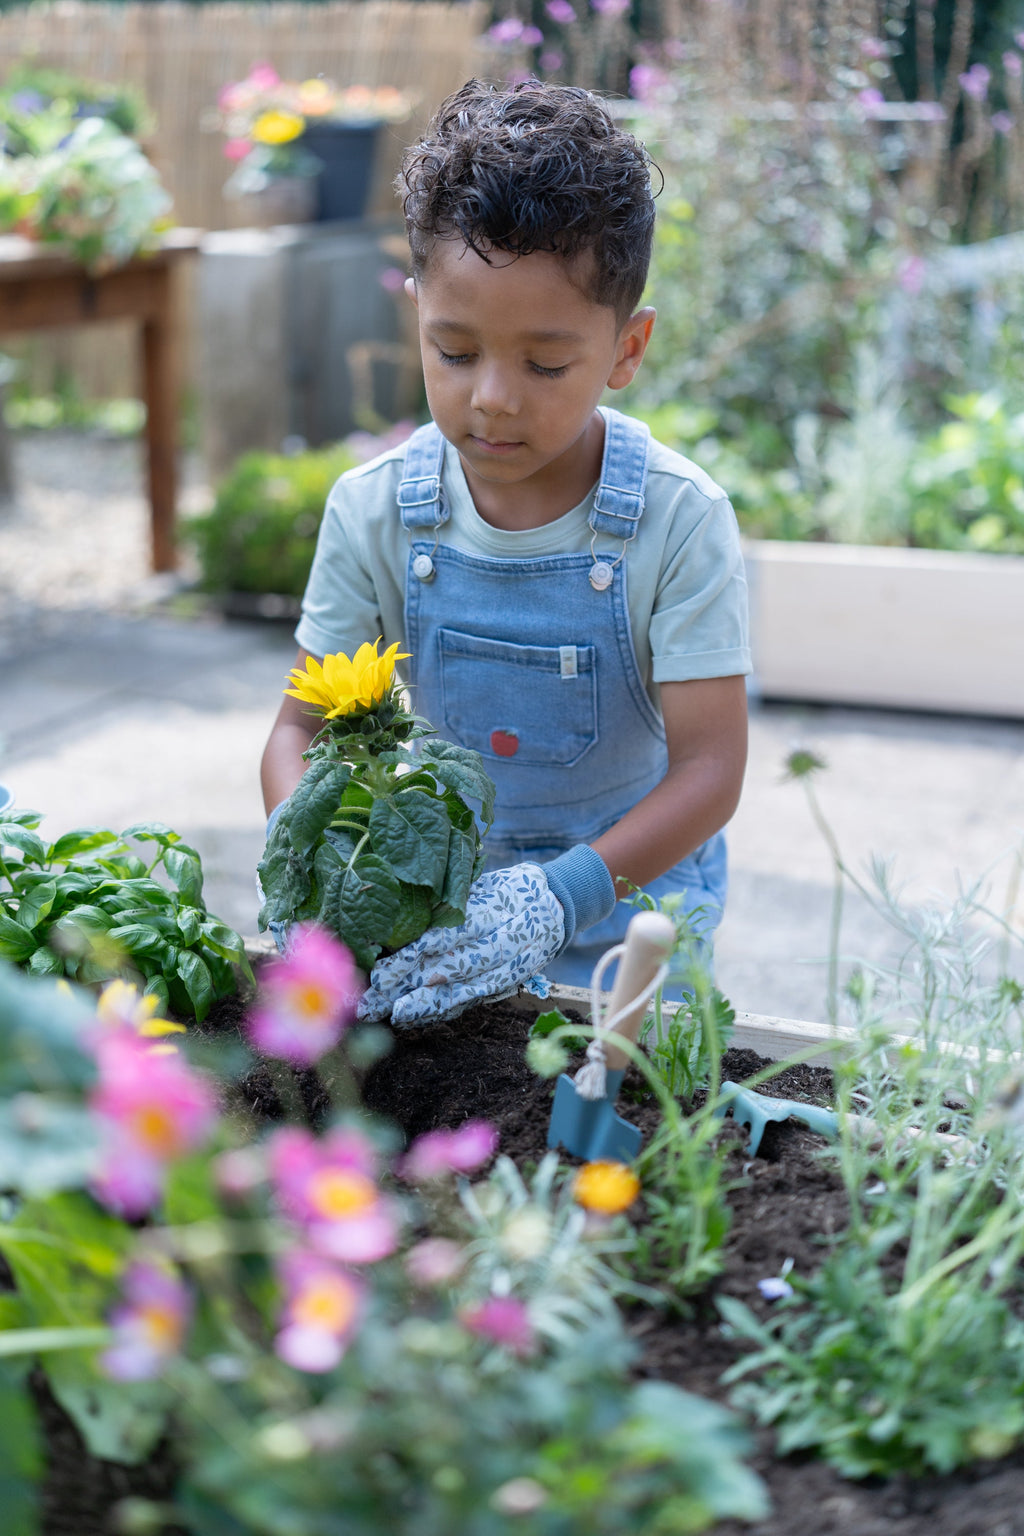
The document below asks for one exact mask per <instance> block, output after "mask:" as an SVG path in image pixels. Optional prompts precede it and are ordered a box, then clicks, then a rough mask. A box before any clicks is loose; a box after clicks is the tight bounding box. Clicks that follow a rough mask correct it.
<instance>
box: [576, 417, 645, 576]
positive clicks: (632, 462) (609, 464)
mask: <svg viewBox="0 0 1024 1536" xmlns="http://www.w3.org/2000/svg"><path fill="white" fill-rule="evenodd" d="M601 414H602V415H603V416H604V421H605V427H604V455H603V457H602V460H601V480H600V483H599V485H598V487H597V491H596V493H595V495H594V505H593V508H592V510H591V513H590V528H591V539H590V553H591V555H592V556H593V560H594V564H593V565H592V567H591V569H590V585H591V586H592V587H593V588H594V590H595V591H596V592H604V591H605V590H606V589H607V588H608V587H610V586H611V584H612V581H613V579H614V575H615V567H616V566H617V565H618V564H620V562H621V560H622V558H623V556H624V555H625V553H626V545H627V544H628V543H629V541H630V539H634V538H636V530H637V524H638V523H639V521H640V517H641V515H642V513H643V510H644V496H645V492H646V487H647V461H648V458H649V456H650V447H651V432H650V428H649V427H648V426H647V424H646V422H642V421H637V420H635V419H634V418H633V417H631V416H623V415H622V413H621V412H620V411H613V410H609V409H605V410H602V413H601ZM599 533H600V534H609V535H611V536H612V537H613V538H618V539H621V540H622V548H621V549H620V550H619V553H618V554H617V555H616V556H615V558H614V559H609V558H608V557H606V556H604V555H600V554H598V551H597V536H598V534H599Z"/></svg>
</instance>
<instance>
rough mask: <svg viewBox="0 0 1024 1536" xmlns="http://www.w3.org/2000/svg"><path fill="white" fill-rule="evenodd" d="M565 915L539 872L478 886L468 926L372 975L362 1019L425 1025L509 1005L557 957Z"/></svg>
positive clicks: (439, 935) (500, 876)
mask: <svg viewBox="0 0 1024 1536" xmlns="http://www.w3.org/2000/svg"><path fill="white" fill-rule="evenodd" d="M565 932H566V923H565V912H564V910H563V907H562V904H561V902H560V901H559V900H558V899H557V897H556V896H555V895H554V893H553V891H552V890H551V889H550V887H549V885H548V881H547V877H546V875H545V873H544V871H543V869H542V868H541V866H540V865H539V864H515V865H513V866H512V868H511V869H495V870H491V871H490V872H489V873H488V874H485V875H481V876H480V878H479V879H478V880H477V881H475V882H474V885H473V887H472V890H471V891H470V893H469V900H468V901H467V903H466V921H465V922H464V923H462V924H461V926H460V927H458V928H428V929H427V931H426V933H424V934H421V935H420V937H419V938H418V939H414V940H413V942H412V943H411V944H407V945H406V946H405V948H404V949H400V950H398V951H397V953H396V954H393V955H389V956H388V957H387V959H385V960H380V961H378V962H377V964H376V965H375V966H374V968H373V972H372V974H371V976H370V985H369V987H368V988H367V990H366V991H365V992H364V993H363V996H362V998H361V999H360V1002H359V1018H360V1019H363V1020H373V1019H385V1018H388V1017H389V1016H390V1018H391V1021H392V1023H394V1024H398V1025H402V1024H422V1023H425V1022H427V1021H428V1020H435V1021H437V1020H441V1019H451V1018H455V1017H456V1015H458V1014H460V1013H462V1011H463V1010H464V1009H465V1008H467V1007H469V1005H470V1004H471V1003H473V1002H477V1001H478V1000H480V999H481V998H500V997H509V996H511V994H512V993H513V992H515V991H516V990H517V989H518V988H519V987H520V986H521V984H522V983H523V982H524V981H529V980H530V979H531V978H532V977H533V976H534V975H535V973H536V972H538V971H540V970H542V969H543V967H544V966H545V965H546V964H547V962H548V961H549V960H550V959H551V958H552V957H553V956H554V955H557V954H558V952H559V950H560V949H561V947H562V944H563V941H564V939H565Z"/></svg>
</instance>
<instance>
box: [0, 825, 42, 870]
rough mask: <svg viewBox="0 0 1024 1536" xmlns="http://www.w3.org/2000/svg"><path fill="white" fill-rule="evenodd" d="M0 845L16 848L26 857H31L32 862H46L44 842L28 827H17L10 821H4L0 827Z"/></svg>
mask: <svg viewBox="0 0 1024 1536" xmlns="http://www.w3.org/2000/svg"><path fill="white" fill-rule="evenodd" d="M0 846H2V847H4V848H17V850H18V852H19V853H23V854H24V855H25V857H26V859H31V860H32V862H33V863H34V864H45V863H46V844H45V843H44V842H43V840H42V838H41V837H37V836H36V834H35V833H34V832H30V831H29V829H28V827H18V826H15V825H13V823H11V822H5V823H4V825H3V826H2V827H0Z"/></svg>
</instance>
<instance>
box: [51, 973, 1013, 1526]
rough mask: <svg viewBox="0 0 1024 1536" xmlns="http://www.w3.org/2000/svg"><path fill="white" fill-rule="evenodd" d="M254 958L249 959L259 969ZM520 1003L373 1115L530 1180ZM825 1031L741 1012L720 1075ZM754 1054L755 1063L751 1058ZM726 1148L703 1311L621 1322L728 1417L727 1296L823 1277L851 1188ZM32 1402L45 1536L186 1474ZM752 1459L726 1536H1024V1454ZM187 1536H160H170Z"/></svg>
mask: <svg viewBox="0 0 1024 1536" xmlns="http://www.w3.org/2000/svg"><path fill="white" fill-rule="evenodd" d="M260 947H261V946H250V949H251V952H252V958H253V959H254V960H256V961H257V964H258V962H259V955H258V953H256V951H257V949H258V948H260ZM554 1001H556V1002H557V1004H558V1005H559V1006H560V1007H561V1008H562V1009H563V1011H564V1012H566V1014H567V1015H568V1016H569V1017H570V1018H572V1017H575V1018H582V1017H583V1016H584V1013H585V1000H584V994H582V993H580V992H578V991H575V990H573V989H562V990H561V991H560V992H559V993H557V995H556V997H555V999H554ZM526 1003H527V1000H524V1001H523V1002H522V1003H520V1002H518V1001H517V1002H507V1003H498V1004H490V1005H481V1006H480V1007H478V1008H476V1009H473V1010H470V1011H468V1012H467V1013H465V1014H464V1015H463V1016H462V1017H461V1018H459V1019H458V1020H456V1021H454V1022H450V1023H446V1024H441V1025H437V1026H434V1027H431V1028H429V1029H420V1030H409V1031H403V1032H400V1033H399V1032H393V1043H392V1048H391V1050H390V1051H389V1053H388V1054H387V1055H386V1056H384V1057H383V1058H382V1059H381V1060H380V1061H378V1063H377V1064H376V1065H375V1066H374V1067H373V1068H371V1069H370V1071H369V1072H368V1074H367V1075H366V1077H365V1079H364V1081H363V1084H362V1092H363V1097H364V1101H365V1104H366V1106H367V1108H369V1109H370V1110H372V1111H373V1112H375V1113H377V1114H379V1115H381V1116H382V1117H385V1118H386V1119H387V1120H388V1121H390V1122H392V1123H394V1124H396V1125H398V1126H400V1127H401V1129H402V1131H403V1132H404V1134H405V1135H406V1137H408V1138H410V1139H411V1138H413V1137H415V1136H418V1135H422V1134H423V1133H424V1132H426V1131H429V1130H433V1129H436V1128H440V1127H456V1126H458V1125H460V1124H462V1123H463V1122H464V1121H465V1120H467V1119H477V1118H483V1119H486V1120H488V1121H490V1122H492V1123H493V1124H494V1125H495V1126H496V1127H497V1128H498V1130H499V1133H500V1142H499V1149H498V1150H499V1151H500V1152H502V1153H504V1154H506V1155H508V1156H509V1157H511V1158H512V1159H513V1160H514V1161H515V1163H516V1164H517V1166H518V1167H519V1168H520V1170H521V1171H524V1172H528V1171H529V1170H530V1169H531V1168H532V1167H533V1166H535V1165H536V1164H537V1163H538V1162H539V1161H540V1159H541V1158H542V1157H543V1155H544V1153H545V1151H546V1148H547V1134H548V1126H549V1120H550V1112H551V1101H552V1095H553V1084H552V1082H551V1081H549V1080H544V1079H542V1078H539V1077H537V1076H536V1075H535V1074H534V1073H533V1072H532V1071H531V1070H530V1068H529V1067H528V1065H527V1063H526V1059H525V1045H526V1040H527V1036H528V1033H529V1029H530V1025H531V1023H532V1015H533V1012H535V1007H534V1008H533V1009H531V1008H530V1007H528V1006H527V1005H526ZM242 1013H243V1004H242V1003H241V1001H240V1000H239V999H237V998H235V999H230V1000H228V1001H227V1002H225V1003H222V1004H219V1005H218V1006H217V1008H216V1009H215V1010H214V1012H213V1013H212V1014H211V1016H210V1018H209V1020H208V1021H207V1023H206V1024H205V1025H204V1026H201V1027H200V1031H199V1032H200V1034H201V1035H209V1034H211V1033H213V1034H221V1035H223V1034H224V1033H228V1034H230V1033H231V1032H233V1031H234V1030H235V1029H237V1028H238V1027H240V1024H241V1019H242ZM828 1034H829V1032H828V1031H827V1030H825V1029H824V1028H822V1027H821V1026H817V1025H813V1024H806V1023H799V1022H794V1021H787V1020H776V1019H764V1018H758V1017H756V1016H751V1015H746V1016H743V1015H740V1016H738V1018H737V1021H736V1027H735V1029H734V1032H733V1037H732V1039H733V1045H732V1048H731V1049H730V1050H729V1051H728V1052H727V1053H726V1056H725V1058H724V1061H723V1075H724V1076H725V1077H726V1078H729V1079H731V1080H733V1081H742V1080H743V1079H745V1078H748V1077H750V1076H752V1075H753V1074H754V1073H760V1072H761V1071H762V1070H763V1069H764V1068H765V1067H767V1066H769V1065H770V1062H771V1060H773V1059H777V1058H776V1056H775V1055H774V1054H773V1055H772V1056H771V1057H766V1056H765V1055H764V1054H763V1052H764V1051H765V1049H768V1050H772V1051H773V1052H774V1049H775V1047H777V1048H778V1055H779V1056H781V1055H783V1054H785V1052H786V1051H787V1050H794V1049H798V1048H799V1049H803V1050H805V1051H806V1050H808V1049H809V1048H811V1047H812V1046H813V1043H814V1039H815V1036H816V1037H817V1038H818V1040H819V1041H820V1042H821V1045H822V1053H821V1056H820V1057H819V1060H820V1061H822V1062H824V1060H825V1059H826V1057H827V1052H826V1051H825V1049H824V1047H825V1043H826V1041H827V1039H828ZM757 1046H760V1047H761V1050H760V1051H758V1050H757V1049H755V1048H752V1047H757ZM578 1059H579V1058H577V1060H578ZM574 1065H575V1063H574ZM273 1081H274V1079H273V1076H272V1074H271V1073H270V1072H269V1071H267V1070H266V1069H264V1068H263V1067H257V1068H256V1069H255V1071H253V1072H252V1073H250V1075H249V1077H248V1078H246V1079H245V1080H244V1081H243V1082H242V1083H241V1084H240V1085H239V1090H238V1091H239V1097H240V1099H241V1100H242V1101H243V1102H244V1104H245V1105H246V1106H247V1108H248V1110H249V1112H250V1113H251V1114H252V1115H253V1116H254V1117H255V1119H256V1120H257V1121H260V1120H265V1119H268V1118H269V1119H275V1118H277V1115H278V1114H279V1109H280V1106H279V1105H278V1102H277V1100H276V1098H275V1092H274V1087H273ZM316 1082H317V1079H316V1075H315V1073H314V1072H312V1071H310V1072H308V1073H306V1074H304V1075H303V1077H302V1079H301V1085H302V1088H303V1090H304V1093H305V1098H306V1102H307V1106H308V1108H309V1109H311V1110H313V1111H315V1109H316V1107H317V1103H316ZM763 1086H764V1088H765V1091H767V1092H769V1093H773V1094H778V1095H780V1096H783V1097H787V1098H793V1099H798V1100H801V1101H804V1102H808V1103H816V1104H822V1103H828V1102H829V1101H830V1098H831V1092H832V1078H831V1073H830V1071H829V1069H828V1068H827V1067H825V1066H824V1065H809V1064H806V1063H805V1064H803V1065H799V1066H796V1067H783V1068H780V1070H779V1072H778V1073H777V1074H776V1075H775V1076H774V1077H772V1078H770V1079H768V1080H767V1082H766V1083H765V1084H764V1085H763ZM618 1108H619V1111H620V1113H622V1114H624V1115H625V1116H626V1117H627V1118H628V1119H630V1120H631V1121H633V1122H634V1123H635V1124H637V1125H639V1126H640V1127H641V1129H642V1130H643V1131H644V1132H645V1134H647V1135H649V1134H651V1133H652V1132H653V1131H654V1130H655V1128H656V1127H657V1125H658V1121H659V1109H658V1106H657V1103H656V1101H655V1100H654V1098H653V1096H652V1095H651V1094H650V1091H649V1089H648V1088H647V1087H646V1085H645V1084H644V1081H643V1079H642V1078H641V1077H640V1075H639V1074H638V1073H636V1072H635V1070H633V1069H631V1071H630V1073H628V1074H627V1077H626V1080H625V1083H624V1086H623V1092H622V1095H621V1097H620V1101H619V1105H618ZM723 1134H724V1135H725V1136H726V1137H727V1138H728V1140H729V1141H730V1143H731V1145H730V1148H729V1153H728V1162H727V1167H726V1182H727V1185H729V1186H731V1188H730V1194H729V1206H730V1212H731V1227H730V1231H729V1234H728V1236H727V1238H726V1241H725V1245H724V1249H723V1260H724V1263H723V1267H722V1271H721V1273H720V1274H719V1275H718V1277H717V1278H716V1279H715V1281H714V1282H713V1283H712V1284H711V1285H710V1286H708V1287H707V1288H706V1289H705V1290H704V1291H703V1292H702V1293H700V1294H699V1295H698V1296H696V1297H694V1298H693V1301H692V1305H691V1306H690V1308H689V1310H688V1312H687V1313H686V1314H685V1315H684V1316H681V1317H680V1316H673V1315H670V1314H668V1313H667V1312H663V1311H660V1310H658V1309H656V1308H652V1307H648V1306H643V1305H640V1304H635V1303H634V1304H629V1303H626V1304H625V1314H626V1318H627V1326H628V1331H629V1333H630V1335H631V1336H632V1338H633V1339H634V1341H635V1343H636V1345H637V1347H638V1351H639V1354H638V1361H637V1365H636V1373H637V1375H638V1376H640V1377H647V1378H654V1379H660V1380H665V1381H668V1382H672V1383H674V1384H676V1385H677V1386H679V1387H682V1388H684V1389H686V1390H688V1391H691V1392H695V1393H698V1394H700V1395H701V1396H703V1397H706V1398H709V1399H716V1400H718V1401H720V1402H728V1391H727V1389H725V1388H723V1386H722V1385H721V1376H722V1374H723V1372H724V1371H726V1370H727V1369H728V1367H729V1366H730V1365H732V1364H733V1363H734V1361H736V1360H737V1359H738V1358H739V1354H740V1351H741V1345H740V1344H739V1343H738V1342H736V1341H734V1340H732V1339H731V1338H730V1337H729V1336H728V1335H727V1333H726V1332H725V1331H724V1330H723V1327H722V1324H721V1319H720V1316H719V1313H718V1311H717V1308H716V1298H718V1297H722V1296H728V1297H734V1298H736V1299H737V1300H739V1301H742V1302H743V1303H745V1304H746V1305H747V1306H748V1307H750V1308H751V1310H752V1311H753V1312H755V1313H756V1314H757V1315H759V1316H760V1317H762V1318H763V1317H766V1316H768V1315H770V1312H771V1308H772V1303H771V1302H769V1301H766V1300H765V1299H764V1298H763V1297H762V1296H761V1294H760V1292H759V1290H758V1282H759V1281H761V1280H764V1279H768V1278H771V1277H776V1276H779V1275H780V1274H783V1273H785V1272H786V1268H787V1266H789V1265H790V1264H791V1265H792V1267H793V1269H794V1270H795V1272H796V1273H798V1274H803V1275H808V1274H810V1273H812V1272H813V1271H814V1270H815V1269H816V1268H817V1266H818V1264H819V1263H820V1260H821V1258H822V1256H823V1253H824V1252H825V1247H826V1244H827V1240H828V1238H829V1236H830V1235H831V1234H835V1233H838V1232H839V1231H841V1230H842V1229H843V1228H844V1227H845V1225H846V1224H847V1219H848V1211H847V1199H846V1195H845V1192H844V1188H843V1185H842V1182H841V1180H840V1178H839V1177H838V1175H837V1174H836V1173H834V1172H833V1171H832V1170H831V1169H830V1168H829V1167H828V1165H827V1164H826V1163H825V1162H824V1161H823V1160H821V1159H820V1157H819V1156H818V1154H819V1153H820V1151H821V1149H822V1147H823V1146H824V1143H823V1142H822V1140H821V1138H819V1137H817V1136H815V1135H814V1134H812V1133H811V1132H810V1131H808V1130H807V1129H805V1128H804V1127H802V1126H801V1125H799V1124H797V1123H796V1122H794V1121H793V1120H789V1121H786V1122H783V1123H778V1124H773V1123H769V1125H768V1126H767V1127H766V1129H765V1132H764V1135H763V1138H762V1141H761V1145H760V1148H759V1151H758V1155H757V1156H756V1157H750V1156H748V1154H747V1151H746V1147H745V1143H746V1135H745V1133H744V1132H742V1131H740V1130H739V1129H738V1128H734V1127H733V1124H732V1122H731V1121H726V1122H725V1126H724V1131H723ZM569 1161H575V1159H569ZM33 1395H34V1397H35V1401H36V1406H37V1409H38V1411H39V1412H40V1415H41V1420H42V1423H43V1426H44V1431H45V1435H46V1441H47V1447H48V1454H49V1457H50V1463H51V1464H50V1468H49V1473H48V1476H47V1478H46V1482H45V1485H44V1488H43V1490H42V1522H41V1536H109V1531H110V1529H111V1527H110V1524H109V1517H110V1511H111V1509H112V1507H113V1506H114V1505H116V1503H117V1502H118V1501H119V1500H121V1499H124V1498H125V1497H126V1495H127V1496H129V1497H131V1496H133V1495H134V1496H136V1497H138V1496H140V1495H141V1496H142V1497H145V1498H150V1499H152V1498H156V1499H157V1500H158V1501H159V1500H162V1499H166V1498H167V1496H168V1494H169V1493H170V1490H171V1488H172V1485H173V1479H174V1467H173V1464H172V1462H171V1461H169V1459H168V1456H167V1454H166V1451H165V1450H164V1449H163V1448H160V1447H158V1450H157V1453H156V1455H155V1456H154V1457H152V1458H151V1460H150V1462H149V1463H147V1465H146V1466H144V1467H141V1468H136V1469H127V1468H122V1467H120V1466H118V1465H116V1464H114V1463H109V1462H108V1463H105V1462H101V1461H97V1460H96V1459H95V1458H92V1457H90V1456H89V1455H88V1454H87V1452H86V1450H85V1447H84V1444H83V1442H82V1440H81V1437H80V1436H79V1434H78V1432H77V1430H76V1429H75V1428H74V1426H73V1425H72V1424H71V1423H70V1421H69V1420H68V1418H67V1416H66V1414H64V1412H63V1410H62V1409H61V1408H60V1407H59V1406H58V1405H57V1404H56V1403H55V1401H54V1400H53V1398H52V1396H51V1395H50V1394H49V1393H48V1392H47V1390H46V1386H45V1382H44V1381H43V1380H42V1379H41V1378H40V1379H38V1380H37V1382H36V1386H35V1391H34V1394H33ZM749 1460H750V1462H751V1464H752V1465H753V1466H754V1467H755V1468H756V1470H757V1471H758V1473H759V1474H760V1476H761V1477H762V1478H763V1479H764V1481H765V1483H766V1485H767V1487H768V1490H769V1493H770V1498H771V1503H772V1512H771V1514H770V1515H769V1516H768V1517H767V1518H766V1519H765V1520H763V1521H760V1522H758V1523H757V1524H756V1525H754V1526H750V1525H747V1524H744V1523H742V1522H739V1521H724V1522H719V1523H718V1524H717V1525H715V1526H714V1528H713V1529H714V1532H715V1533H716V1536H740V1533H742V1532H753V1533H754V1536H823V1533H824V1532H829V1533H831V1532H837V1533H841V1536H1013V1533H1015V1532H1016V1531H1018V1530H1020V1528H1021V1527H1020V1524H1019V1510H1020V1507H1021V1504H1022V1501H1024V1452H1018V1453H1015V1454H1013V1455H1011V1456H1008V1457H1005V1458H1002V1459H1000V1460H998V1461H991V1462H985V1463H978V1464H976V1465H975V1466H973V1467H969V1468H966V1469H964V1470H962V1471H960V1472H958V1473H956V1474H952V1475H948V1476H942V1477H937V1476H929V1477H923V1478H917V1479H915V1478H910V1477H906V1476H899V1477H897V1478H893V1479H890V1480H882V1479H870V1480H866V1481H863V1482H852V1481H849V1480H845V1479H843V1478H841V1477H840V1476H839V1475H838V1474H837V1473H836V1472H834V1471H833V1470H832V1469H831V1468H829V1467H828V1466H826V1465H825V1464H824V1463H823V1462H820V1461H818V1460H816V1459H815V1458H814V1457H810V1456H798V1457H789V1458H786V1459H783V1460H778V1459H776V1458H775V1456H774V1455H773V1452H772V1437H771V1435H770V1434H769V1433H767V1432H765V1433H763V1434H759V1435H758V1436H757V1441H756V1449H755V1451H754V1453H753V1454H752V1456H751V1457H750V1458H749ZM178 1529H179V1528H178V1527H177V1526H173V1525H172V1526H168V1527H165V1531H166V1532H168V1533H171V1532H173V1533H174V1536H177V1532H178Z"/></svg>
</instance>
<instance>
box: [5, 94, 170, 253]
mask: <svg viewBox="0 0 1024 1536" xmlns="http://www.w3.org/2000/svg"><path fill="white" fill-rule="evenodd" d="M150 126H151V124H150V119H149V116H148V112H147V109H146V106H145V103H144V101H143V100H142V98H141V97H140V96H139V94H138V93H137V92H134V91H132V90H130V89H126V88H122V87H117V86H107V85H104V84H100V83H97V82H95V81H90V80H80V79H77V78H76V77H74V76H72V75H67V74H64V73H62V72H59V71H55V70H49V69H43V70H35V69H33V68H31V67H29V66H23V67H22V68H21V69H19V70H17V71H15V72H13V74H12V76H11V77H10V78H9V79H8V81H7V82H6V84H5V87H4V89H3V91H2V92H0V142H2V147H3V154H2V157H0V229H7V230H16V231H17V232H19V233H22V234H26V235H28V236H30V237H31V238H32V239H35V240H40V241H42V242H44V243H47V244H51V243H53V244H59V245H62V246H64V247H66V248H67V249H69V250H70V251H71V252H72V253H73V254H74V255H75V256H76V257H77V258H78V260H80V261H82V262H83V263H85V265H87V266H89V267H91V268H94V269H97V268H102V267H105V266H112V265H116V264H118V263H120V262H123V261H127V260H128V259H129V257H131V256H133V255H135V254H136V253H137V252H138V251H140V250H144V249H146V248H147V247H149V246H151V245H153V244H154V243H155V241H156V240H157V238H158V236H159V233H160V231H161V229H162V228H164V227H165V225H166V223H167V222H169V214H170V210H171V199H170V196H169V194H168V193H167V191H166V190H165V189H164V187H163V186H162V184H161V182H160V178H159V176H158V175H157V172H156V170H155V169H154V167H153V166H152V164H151V163H150V161H149V160H148V158H147V157H146V154H145V152H144V150H143V148H142V146H141V144H140V142H139V141H140V139H141V138H142V137H144V135H145V134H146V133H147V132H148V131H149V128H150Z"/></svg>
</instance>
